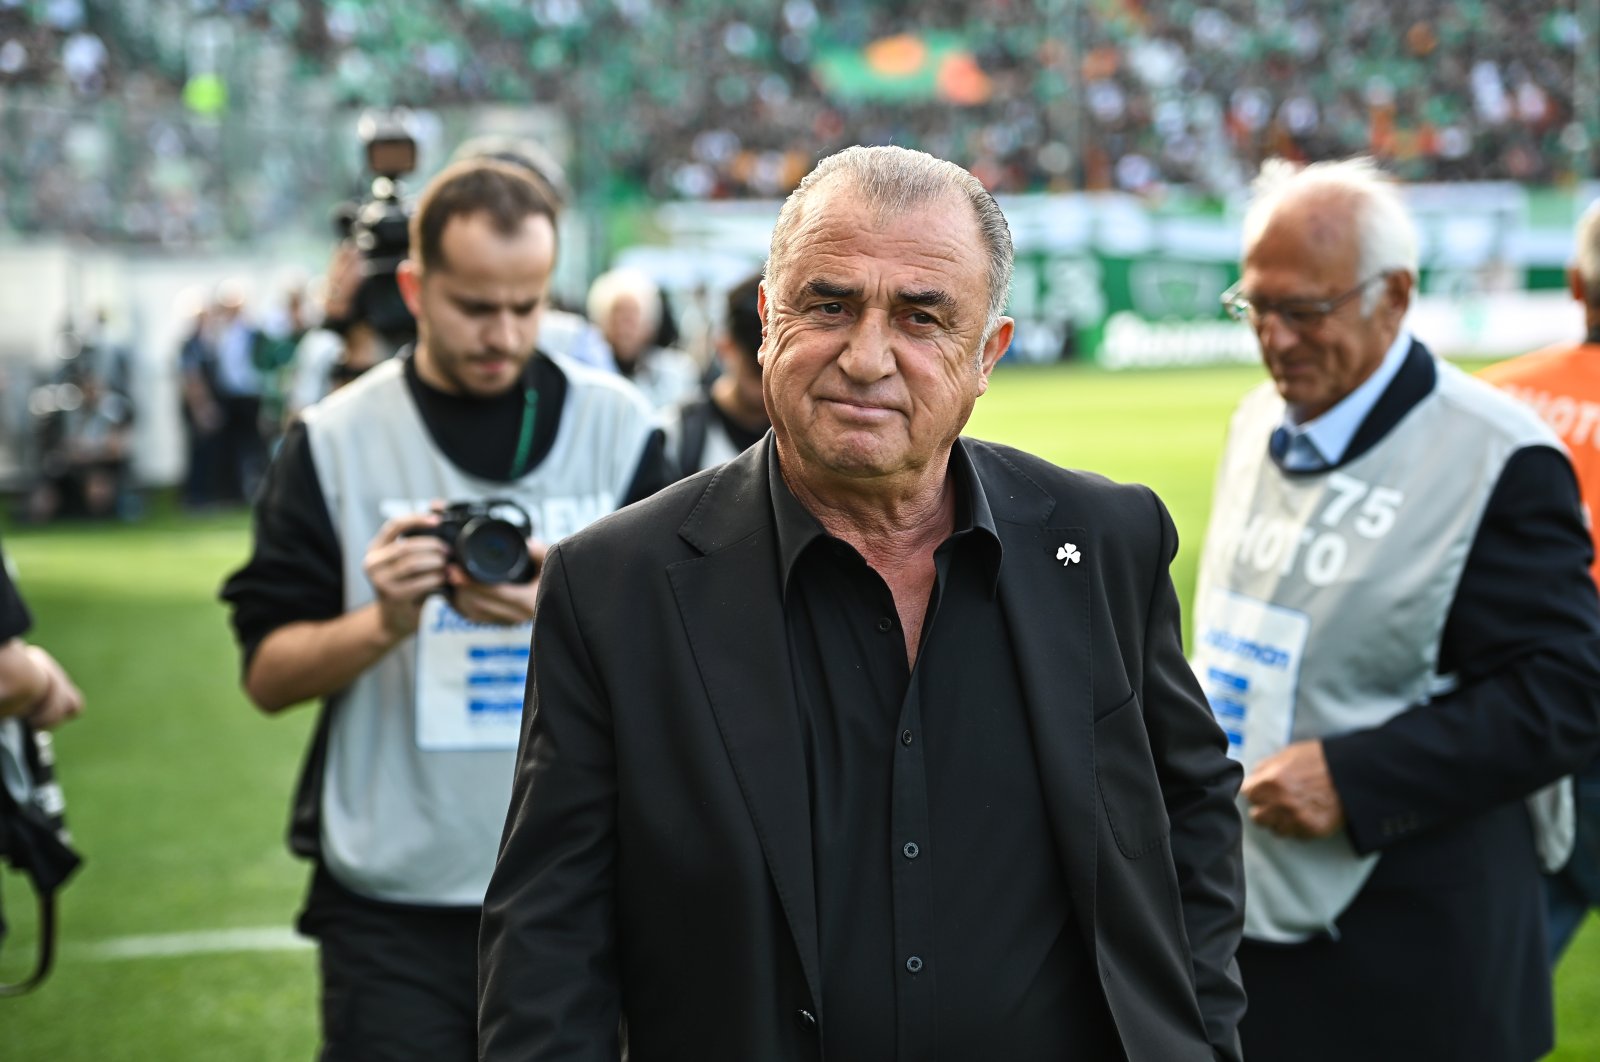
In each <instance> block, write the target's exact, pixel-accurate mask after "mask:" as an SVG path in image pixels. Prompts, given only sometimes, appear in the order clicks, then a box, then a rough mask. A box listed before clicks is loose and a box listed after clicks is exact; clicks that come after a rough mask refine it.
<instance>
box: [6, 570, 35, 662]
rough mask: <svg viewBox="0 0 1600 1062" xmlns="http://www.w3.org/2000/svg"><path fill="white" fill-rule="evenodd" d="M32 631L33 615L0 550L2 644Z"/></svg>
mask: <svg viewBox="0 0 1600 1062" xmlns="http://www.w3.org/2000/svg"><path fill="white" fill-rule="evenodd" d="M32 629H33V615H32V614H31V613H30V612H29V611H28V606H27V604H26V603H25V602H24V601H23V600H22V595H21V594H19V593H18V592H17V586H16V584H15V583H13V582H12V581H11V568H10V565H9V564H8V563H7V561H6V557H5V552H4V551H3V550H0V642H9V641H10V640H11V639H13V638H20V637H21V636H22V635H24V634H27V633H28V631H30V630H32Z"/></svg>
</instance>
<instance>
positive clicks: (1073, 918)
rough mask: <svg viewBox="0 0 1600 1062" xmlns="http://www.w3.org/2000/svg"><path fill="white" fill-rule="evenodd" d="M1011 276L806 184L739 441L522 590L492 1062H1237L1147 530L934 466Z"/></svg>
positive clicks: (1222, 773) (497, 914)
mask: <svg viewBox="0 0 1600 1062" xmlns="http://www.w3.org/2000/svg"><path fill="white" fill-rule="evenodd" d="M1010 274H1011V239H1010V232H1009V229H1008V228H1007V226H1006V222H1005V218H1004V216H1003V215H1002V214H1001V213H1000V210H999V208H998V206H997V205H996V204H995V202H994V200H993V198H992V197H990V196H989V194H988V193H987V192H986V191H985V190H984V189H983V188H982V186H981V185H980V184H978V182H977V181H976V180H974V179H973V178H972V176H971V175H970V174H968V173H966V171H964V170H962V169H960V168H959V167H956V166H954V165H951V164H950V163H947V162H942V161H940V160H937V159H934V158H932V157H930V156H927V155H923V154H921V153H919V152H912V151H906V150H904V149H899V148H870V149H869V148H852V149H850V150H848V151H846V152H843V153H841V154H839V155H835V156H833V157H831V158H829V159H827V160H825V161H824V162H823V163H822V164H821V165H819V166H818V168H817V169H816V170H815V171H814V172H813V173H812V174H811V175H810V176H809V177H808V178H807V179H806V180H805V181H804V182H803V183H802V184H801V186H800V188H799V189H798V190H797V191H796V192H795V193H794V194H793V195H792V196H791V197H790V199H789V201H788V202H787V203H786V204H785V206H784V208H783V211H782V213H781V214H780V216H779V220H778V223H777V227H776V229H775V231H774V234H773V240H772V253H771V258H770V261H769V264H768V270H767V277H766V281H765V284H764V286H763V290H762V295H761V303H762V313H763V316H764V321H765V328H766V333H765V340H764V343H763V347H762V359H763V368H764V373H763V387H764V389H765V394H766V404H767V408H768V411H769V412H770V413H771V415H772V422H773V431H772V434H771V435H770V436H769V438H768V440H767V441H766V443H765V444H764V445H761V446H757V447H754V448H752V449H751V450H749V451H747V452H746V453H745V454H743V455H742V456H740V457H739V458H737V459H735V460H734V461H732V462H730V463H729V464H727V465H725V466H723V467H721V468H720V469H715V470H712V471H708V472H705V473H702V474H700V475H697V476H695V477H692V478H691V479H689V480H686V481H684V482H683V483H681V484H679V485H678V486H677V487H675V488H672V489H670V490H668V491H666V492H664V493H663V494H661V495H658V496H657V497H656V498H654V499H652V500H650V501H649V502H647V503H644V504H642V505H638V506H634V507H632V508H630V509H628V510H626V511H625V512H623V513H621V514H619V515H618V516H616V517H615V518H613V519H610V520H606V521H602V522H601V523H599V524H596V525H595V526H594V527H593V528H592V529H591V530H590V531H588V532H584V533H580V534H578V535H576V536H574V537H572V538H570V539H568V540H566V541H565V542H563V543H562V544H561V545H560V546H558V547H557V548H556V549H554V550H553V551H552V552H551V554H550V558H549V561H548V564H547V567H546V570H545V574H544V583H543V589H542V598H541V601H540V604H539V606H538V614H537V619H536V622H535V628H534V638H533V644H534V653H533V660H534V663H533V667H532V669H531V671H530V682H529V704H530V707H531V711H530V712H529V713H528V723H527V729H526V731H525V733H524V737H523V744H522V749H521V753H520V764H519V769H518V775H517V782H516V788H515V793H514V796H513V801H512V808H511V816H510V819H509V821H508V823H507V829H506V835H505V840H504V843H503V846H502V850H501V855H500V861H499V864H498V867H497V869H496V871H495V876H494V879H493V883H492V884H491V886H490V889H489V895H488V899H487V903H486V906H485V912H484V923H483V933H482V955H481V982H482V984H481V988H482V999H481V1011H480V1022H481V1033H482V1039H481V1046H482V1051H483V1057H484V1058H485V1059H518V1060H533V1059H537V1060H542V1062H549V1060H556V1059H563V1060H566V1059H572V1060H577V1059H593V1060H600V1059H606V1060H615V1059H617V1058H618V1056H619V1053H620V1051H621V1043H622V1042H623V1041H624V1040H625V1041H626V1042H627V1043H628V1045H629V1049H630V1051H631V1057H632V1058H633V1059H634V1060H635V1062H640V1060H652V1059H684V1060H691V1059H692V1060H695V1062H706V1060H718V1059H725V1060H728V1062H735V1060H755V1059H760V1060H763V1062H778V1060H785V1059H795V1060H800V1059H817V1058H820V1057H824V1056H825V1057H827V1058H829V1059H832V1060H848V1059H863V1060H872V1062H882V1060H887V1059H918V1060H925V1059H936V1060H937V1059H948V1060H963V1059H977V1058H995V1059H1002V1058H1003V1059H1007V1060H1008V1062H1023V1060H1031V1059H1046V1058H1050V1059H1059V1058H1085V1059H1103V1058H1120V1057H1124V1056H1126V1057H1127V1058H1130V1059H1133V1060H1137V1062H1144V1060H1148V1062H1175V1060H1184V1059H1195V1060H1200V1059H1205V1060H1211V1059H1214V1058H1216V1057H1219V1056H1220V1057H1224V1058H1237V1057H1238V1050H1239V1049H1238V1041H1237V1034H1236V1027H1237V1025H1238V1022H1239V1018H1240V1015H1241V1012H1242V1011H1243V1007H1244V1000H1243V995H1242V993H1241V991H1240V987H1239V982H1238V977H1237V973H1236V971H1235V968H1234V961H1233V953H1234V948H1235V945H1236V943H1237V940H1238V934H1239V928H1240V917H1241V911H1242V901H1243V897H1242V892H1241V878H1242V873H1241V865H1240V856H1239V848H1238V844H1239V833H1240V823H1239V819H1238V815H1237V812H1236V810H1235V808H1234V806H1233V797H1234V794H1235V792H1236V790H1237V787H1238V784H1239V780H1240V772H1239V770H1238V768H1237V767H1236V766H1235V765H1234V764H1232V762H1231V761H1230V760H1229V759H1228V758H1227V756H1226V755H1225V743H1224V738H1223V736H1222V733H1221V730H1220V729H1219V728H1218V727H1217V726H1216V724H1215V723H1214V722H1213V721H1212V720H1211V718H1210V715H1209V713H1208V711H1207V710H1206V707H1205V704H1204V702H1203V700H1202V699H1201V695H1200V692H1199V690H1198V688H1197V686H1196V684H1195V682H1194V680H1193V678H1192V677H1191V672H1190V671H1189V668H1188V666H1187V665H1186V664H1185V662H1184V660H1183V655H1182V652H1181V648H1180V644H1179V623H1178V606H1177V601H1176V598H1175V595H1174V593H1173V589H1172V585H1171V581H1170V579H1169V576H1168V570H1167V569H1168V564H1169V562H1170V561H1171V559H1172V556H1173V553H1174V551H1175V549H1176V536H1175V534H1174V530H1173V526H1172V523H1171V521H1170V519H1169V518H1168V517H1167V514H1166V511H1165V510H1164V508H1163V507H1162V505H1161V503H1160V502H1159V501H1158V500H1157V499H1156V498H1155V496H1154V495H1153V494H1151V493H1150V492H1149V491H1148V490H1146V489H1143V488H1140V487H1126V486H1117V485H1114V484H1112V483H1109V482H1107V481H1106V480H1104V479H1101V478H1099V477H1096V476H1092V475H1088V474H1085V473H1081V472H1070V471H1066V470H1063V469H1059V468H1056V467H1054V466H1052V465H1049V464H1047V463H1046V462H1044V461H1041V460H1039V459H1037V458H1034V457H1031V456H1029V455H1027V454H1023V453H1019V452H1017V451H1015V450H1011V449H1007V448H1004V447H999V446H994V445H990V444H986V443H979V442H974V441H971V440H966V439H961V438H959V435H960V432H961V428H962V426H963V425H964V424H965V423H966V421H967V418H968V416H969V415H970V413H971V411H972V407H973V403H974V402H975V401H976V399H977V398H978V396H979V395H981V394H982V393H983V392H984V391H985V389H986V388H987V386H988V383H989V375H990V371H991V370H992V369H993V367H994V365H995V362H997V361H998V360H999V358H1000V356H1001V355H1002V354H1003V353H1004V352H1005V349H1006V346H1007V344H1008V343H1009V342H1010V339H1011V332H1012V322H1011V321H1010V320H1009V319H1008V318H1005V317H1003V316H1001V310H1002V309H1003V308H1004V306H1005V301H1006V295H1007V290H1008V287H1009V283H1010Z"/></svg>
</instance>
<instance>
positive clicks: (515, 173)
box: [411, 158, 556, 270]
mask: <svg viewBox="0 0 1600 1062" xmlns="http://www.w3.org/2000/svg"><path fill="white" fill-rule="evenodd" d="M472 214H487V215H488V217H489V221H490V223H491V224H493V225H494V228H495V231H496V232H498V233H500V234H501V235H502V236H512V235H515V234H516V232H517V230H518V229H519V228H521V227H522V223H523V222H524V221H526V220H527V219H528V218H531V217H544V218H549V219H550V224H551V226H552V227H553V226H554V225H555V223H556V205H555V196H554V195H553V194H551V192H550V188H549V186H548V185H546V184H545V183H544V182H543V181H541V180H540V179H539V178H538V177H536V176H535V175H534V174H532V173H531V172H529V171H528V170H527V169H525V168H523V167H521V166H516V165H513V164H511V163H509V162H499V161H497V160H494V159H483V158H478V159H467V160H465V161H462V162H457V163H455V164H454V165H452V166H448V167H446V168H445V169H443V170H441V171H440V172H439V174H438V176H436V177H434V179H433V180H431V181H429V182H428V186H427V187H426V188H424V189H423V190H422V198H421V199H420V200H419V201H418V202H417V212H416V214H414V215H413V216H412V218H411V256H412V257H413V258H415V259H416V260H417V261H418V262H419V263H420V264H421V265H422V268H423V269H424V270H429V269H442V268H445V266H446V265H447V263H446V262H445V259H444V249H443V247H442V245H441V244H442V240H443V237H444V230H445V226H447V225H448V224H449V223H450V219H451V218H458V217H466V216H469V215H472Z"/></svg>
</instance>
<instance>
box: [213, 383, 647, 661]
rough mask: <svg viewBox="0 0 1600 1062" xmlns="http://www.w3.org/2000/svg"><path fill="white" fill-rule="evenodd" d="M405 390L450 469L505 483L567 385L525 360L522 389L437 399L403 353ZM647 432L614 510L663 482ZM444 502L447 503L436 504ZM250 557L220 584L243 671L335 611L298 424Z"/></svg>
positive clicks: (338, 572)
mask: <svg viewBox="0 0 1600 1062" xmlns="http://www.w3.org/2000/svg"><path fill="white" fill-rule="evenodd" d="M399 356H401V357H404V359H405V361H404V365H405V377H406V385H407V387H408V389H409V390H410V392H411V397H412V399H413V401H415V402H416V404H417V410H418V413H419V415H420V416H421V417H422V420H423V422H424V423H425V424H426V425H427V426H428V431H429V433H430V434H431V435H432V437H433V441H434V443H435V444H437V445H438V447H439V449H440V450H442V451H444V454H445V456H446V457H448V458H449V459H450V460H451V462H452V463H454V464H455V465H456V466H457V467H458V468H460V469H461V470H462V471H464V472H469V473H471V474H472V475H474V476H477V477H479V478H481V479H486V480H489V481H491V482H500V483H510V482H512V481H514V480H516V479H519V478H521V477H522V476H524V475H526V474H527V472H528V471H530V470H532V469H534V468H537V467H538V465H539V462H541V461H543V460H544V458H545V457H546V456H548V455H549V453H550V448H551V446H553V445H554V443H555V438H556V432H557V430H558V429H559V427H560V424H561V411H562V408H563V405H562V404H563V403H564V402H565V401H566V395H567V380H566V377H565V376H563V375H562V373H561V370H560V369H559V368H557V366H556V365H555V363H554V362H552V361H551V360H550V359H548V358H545V357H542V356H536V357H534V358H533V359H532V360H530V361H529V363H528V368H527V371H526V373H525V375H524V377H523V386H521V387H515V388H512V389H511V390H509V391H507V392H506V393H505V394H503V395H497V396H495V397H493V398H489V399H482V398H463V397H460V396H457V395H449V394H445V393H444V392H442V391H439V390H437V389H435V388H433V387H430V386H429V385H428V384H427V383H425V382H424V381H423V380H422V378H421V377H420V376H419V375H418V374H417V368H416V361H415V359H414V358H413V357H411V356H410V354H409V352H403V353H402V354H401V355H399ZM529 393H533V394H535V395H536V396H537V399H536V404H535V414H534V427H533V442H532V446H531V448H530V451H529V457H528V459H527V462H526V464H527V467H526V468H524V469H518V470H515V471H514V472H513V469H512V468H511V464H512V463H513V459H514V457H515V455H516V452H517V443H518V439H519V436H520V434H521V432H522V422H523V417H524V414H525V412H526V410H527V395H528V394H529ZM662 446H663V437H662V433H661V432H660V431H657V432H655V433H654V434H653V435H652V436H651V438H650V442H649V444H648V445H647V446H646V448H645V452H644V455H643V457H642V458H641V459H640V461H639V467H638V470H637V471H636V472H635V473H634V477H633V482H632V483H631V484H630V486H629V488H628V493H627V495H626V496H625V497H624V498H623V504H628V503H630V502H634V501H638V500H639V499H640V498H644V497H648V496H649V495H650V494H653V493H655V491H657V490H659V489H660V488H661V487H663V486H665V485H666V484H667V483H669V482H671V480H672V478H673V477H672V476H671V475H670V474H669V473H668V472H667V469H666V458H665V456H664V455H663V451H662ZM446 500H449V499H446ZM254 519H255V552H254V553H253V554H252V555H251V557H250V560H249V562H248V563H246V564H245V566H244V567H243V568H241V569H239V570H238V571H237V572H235V573H234V574H233V575H232V576H231V577H229V579H228V582H227V584H226V585H225V586H224V587H223V589H222V597H223V599H224V600H225V601H227V602H229V603H230V604H231V605H232V606H233V625H234V631H235V633H236V634H237V636H238V638H239V644H240V645H241V646H242V647H243V650H244V654H243V666H244V668H245V669H246V670H248V668H249V666H250V660H251V658H252V657H254V656H255V651H256V647H257V646H259V645H260V644H261V640H262V639H263V638H265V637H266V636H267V635H268V634H271V633H272V632H273V631H275V630H277V629H278V628H279V627H282V626H283V625H285V624H287V623H294V622H299V621H303V620H327V619H333V618H335V617H337V616H340V615H342V614H343V613H344V575H343V566H342V561H341V552H340V548H339V539H338V536H337V534H336V533H335V532H334V528H333V520H332V518H331V517H330V516H329V515H328V506H327V501H326V499H325V498H324V497H323V493H322V489H321V487H320V486H319V485H318V482H317V470H316V466H315V464H314V463H313V461H312V457H311V445H310V442H309V440H308V439H307V436H306V428H305V425H304V424H301V423H296V424H294V425H293V426H291V427H290V428H289V430H288V432H286V433H285V434H284V437H283V443H282V446H281V447H280V448H279V451H278V456H277V458H276V459H275V460H274V461H273V463H272V466H271V467H270V468H269V469H268V470H267V476H266V480H265V482H264V483H263V484H262V488H261V497H260V499H259V503H258V504H257V505H256V509H255V517H254Z"/></svg>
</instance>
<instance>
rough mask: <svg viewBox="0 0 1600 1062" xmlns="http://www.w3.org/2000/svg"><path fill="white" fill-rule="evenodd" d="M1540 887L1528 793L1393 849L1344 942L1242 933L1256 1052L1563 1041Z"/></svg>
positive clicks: (1478, 1052)
mask: <svg viewBox="0 0 1600 1062" xmlns="http://www.w3.org/2000/svg"><path fill="white" fill-rule="evenodd" d="M1544 904H1545V899H1544V886H1543V881H1542V879H1541V875H1540V874H1539V871H1538V867H1537V865H1536V862H1535V858H1534V848H1533V834H1532V831H1531V828H1530V826H1529V820H1528V814H1527V811H1526V809H1525V808H1524V807H1523V805H1522V802H1521V801H1517V802H1515V803H1512V804H1503V805H1501V806H1499V807H1497V808H1494V809H1492V810H1491V811H1488V812H1486V813H1484V814H1483V815H1480V816H1478V817H1476V818H1473V819H1470V820H1466V821H1463V822H1459V823H1456V824H1453V825H1450V826H1446V827H1441V828H1439V829H1436V830H1433V831H1430V832H1429V833H1427V834H1425V835H1421V836H1418V837H1417V838H1415V839H1413V840H1411V841H1408V842H1406V843H1404V844H1402V845H1397V846H1395V847H1394V848H1393V849H1391V850H1389V851H1387V852H1385V853H1384V855H1383V857H1382V859H1381V860H1380V861H1379V863H1378V866H1377V869H1376V870H1374V871H1373V874H1372V877H1371V878H1370V879H1368V882H1367V885H1366V887H1365V888H1363V889H1362V890H1361V893H1360V894H1359V895H1358V896H1357V897H1356V899H1355V901H1354V902H1353V903H1351V905H1350V907H1349V908H1348V909H1347V910H1346V911H1345V912H1344V914H1342V915H1340V916H1339V919H1338V927H1339V931H1340V939H1338V940H1332V939H1329V938H1328V937H1326V936H1321V937H1316V938H1313V939H1312V940H1309V941H1307V942H1306V943H1304V944H1294V945H1281V944H1270V943H1264V942H1260V941H1252V940H1245V941H1244V942H1243V943H1242V944H1240V946H1239V972H1240V975H1241V976H1242V977H1243V979H1244V990H1245V993H1246V994H1247V995H1248V996H1249V999H1250V1007H1249V1010H1248V1011H1246V1013H1245V1016H1244V1021H1243V1023H1242V1024H1241V1025H1240V1027H1239V1034H1240V1037H1241V1039H1242V1040H1243V1041H1244V1057H1245V1058H1246V1059H1249V1060H1250V1062H1351V1060H1360V1062H1463V1060H1470V1062H1533V1060H1534V1059H1538V1058H1542V1057H1544V1055H1545V1054H1546V1053H1547V1052H1548V1051H1549V1050H1550V1048H1551V1046H1552V1043H1553V1040H1554V1027H1553V1007H1552V1000H1551V988H1550V967H1549V960H1548V957H1547V950H1548V948H1547V944H1546V942H1545V940H1546V937H1545V924H1544Z"/></svg>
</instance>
